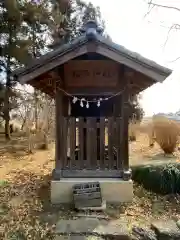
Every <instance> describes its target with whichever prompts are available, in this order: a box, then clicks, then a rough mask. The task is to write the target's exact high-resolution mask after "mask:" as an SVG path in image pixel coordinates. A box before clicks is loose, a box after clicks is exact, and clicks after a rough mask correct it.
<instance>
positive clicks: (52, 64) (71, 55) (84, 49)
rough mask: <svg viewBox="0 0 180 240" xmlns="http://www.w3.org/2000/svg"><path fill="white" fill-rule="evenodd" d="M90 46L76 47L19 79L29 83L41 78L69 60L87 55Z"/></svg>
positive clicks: (21, 81)
mask: <svg viewBox="0 0 180 240" xmlns="http://www.w3.org/2000/svg"><path fill="white" fill-rule="evenodd" d="M87 49H88V44H87V45H82V46H78V47H76V48H75V49H74V50H71V51H69V52H65V53H63V54H61V55H60V56H56V57H54V58H53V59H50V60H49V61H48V62H47V63H46V64H44V65H43V66H39V67H38V68H36V69H32V71H30V72H29V73H24V74H22V75H20V76H19V77H18V80H19V82H20V83H27V82H28V81H30V80H32V79H34V78H36V77H38V76H40V75H41V74H43V73H45V72H47V71H50V70H52V69H53V68H56V67H58V66H60V65H62V64H64V63H65V62H68V61H69V60H71V59H73V58H76V57H78V56H81V55H83V54H85V53H87V51H88V50H87Z"/></svg>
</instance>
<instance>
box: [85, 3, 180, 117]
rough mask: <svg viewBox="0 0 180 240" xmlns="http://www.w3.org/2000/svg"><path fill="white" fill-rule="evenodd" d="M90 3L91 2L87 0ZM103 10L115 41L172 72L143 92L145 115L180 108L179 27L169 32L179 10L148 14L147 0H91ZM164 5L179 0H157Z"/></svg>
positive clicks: (178, 14)
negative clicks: (162, 80) (161, 81)
mask: <svg viewBox="0 0 180 240" xmlns="http://www.w3.org/2000/svg"><path fill="white" fill-rule="evenodd" d="M87 2H89V1H87ZM91 2H92V3H93V4H94V5H95V6H99V7H100V9H101V13H102V17H103V19H104V20H105V23H106V31H107V33H108V34H109V35H110V37H111V38H112V40H113V41H114V42H116V43H118V44H121V45H123V46H125V47H126V48H128V49H129V50H132V51H135V52H138V53H140V54H141V55H142V56H144V57H147V58H149V59H151V60H154V61H156V62H157V63H159V64H161V65H163V66H166V67H169V68H171V69H172V70H173V73H172V75H171V76H170V77H168V78H167V79H166V80H165V81H164V82H163V83H161V84H160V83H157V84H155V85H153V86H152V87H150V88H148V89H147V90H145V91H144V92H143V93H142V100H141V104H142V107H143V109H144V111H145V115H146V116H151V115H153V114H156V113H159V112H161V113H162V112H163V113H169V112H176V111H178V110H180V59H178V60H176V61H174V60H175V59H177V58H178V57H180V30H179V31H178V30H172V31H171V32H170V34H169V35H168V31H169V29H170V27H171V26H172V25H173V24H178V23H179V24H180V12H179V11H175V10H171V9H162V8H153V9H152V10H151V12H150V13H149V14H148V15H147V16H145V15H146V13H147V12H148V4H147V1H146V0H111V1H105V0H91ZM154 2H155V3H159V4H162V5H169V6H176V7H179V8H180V0H159V1H158V0H154Z"/></svg>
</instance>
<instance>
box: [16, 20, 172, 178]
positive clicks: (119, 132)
mask: <svg viewBox="0 0 180 240" xmlns="http://www.w3.org/2000/svg"><path fill="white" fill-rule="evenodd" d="M81 33H82V34H81V36H80V37H77V39H75V40H74V41H73V42H71V43H68V44H65V45H63V46H60V47H58V48H57V49H56V50H54V51H52V52H49V53H47V54H45V55H44V56H42V57H40V58H39V59H37V60H34V61H33V62H32V63H31V64H29V65H28V66H27V67H24V68H22V69H19V70H17V71H16V72H14V76H15V77H16V78H17V80H18V81H19V82H20V83H26V84H30V85H31V86H33V87H34V88H36V89H39V90H41V91H42V92H44V93H47V94H48V95H50V96H51V97H52V98H54V99H55V102H56V156H55V169H54V170H53V179H55V180H60V179H65V178H121V179H124V180H129V179H130V178H131V171H130V168H129V152H128V119H129V100H130V99H131V96H133V95H134V94H138V93H139V92H141V91H142V90H145V89H146V88H148V87H149V86H151V85H152V84H154V83H157V82H162V81H163V80H164V79H165V78H167V77H168V76H169V75H170V74H171V70H169V69H167V68H165V67H162V66H160V65H158V64H156V63H155V62H153V61H150V60H148V59H145V58H143V57H142V56H140V55H138V54H137V53H134V52H131V51H129V50H127V49H125V48H124V47H123V46H120V45H117V44H115V43H113V42H112V41H110V40H108V39H106V38H105V37H104V36H103V35H102V33H101V30H100V29H99V27H98V26H97V24H96V23H95V22H94V21H89V22H88V23H87V24H86V25H85V26H84V29H83V31H82V32H81Z"/></svg>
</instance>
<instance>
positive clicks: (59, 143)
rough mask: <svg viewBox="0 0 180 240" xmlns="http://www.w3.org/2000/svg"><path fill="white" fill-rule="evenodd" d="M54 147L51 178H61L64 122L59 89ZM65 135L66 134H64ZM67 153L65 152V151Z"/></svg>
mask: <svg viewBox="0 0 180 240" xmlns="http://www.w3.org/2000/svg"><path fill="white" fill-rule="evenodd" d="M55 103H56V148H55V169H54V170H53V179H54V180H59V178H61V170H62V168H63V163H64V153H65V151H64V147H65V144H64V141H65V139H64V124H63V123H64V122H63V119H64V118H63V115H62V113H63V94H62V92H61V91H56V95H55ZM66 137H67V136H66ZM66 155H67V152H66Z"/></svg>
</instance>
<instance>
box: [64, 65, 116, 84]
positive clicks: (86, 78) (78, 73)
mask: <svg viewBox="0 0 180 240" xmlns="http://www.w3.org/2000/svg"><path fill="white" fill-rule="evenodd" d="M64 76H65V86H67V87H83V88H84V87H92V86H94V87H104V86H106V87H116V86H117V85H118V80H119V65H118V64H117V63H116V62H114V61H112V60H72V61H69V62H68V63H66V64H65V65H64Z"/></svg>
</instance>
